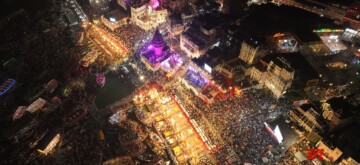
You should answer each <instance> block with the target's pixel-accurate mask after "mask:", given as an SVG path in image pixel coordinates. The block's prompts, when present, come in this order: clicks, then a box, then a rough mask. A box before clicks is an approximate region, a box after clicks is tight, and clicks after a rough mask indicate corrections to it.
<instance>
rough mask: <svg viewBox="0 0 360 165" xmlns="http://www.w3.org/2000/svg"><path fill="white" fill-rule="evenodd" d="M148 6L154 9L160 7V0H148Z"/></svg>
mask: <svg viewBox="0 0 360 165" xmlns="http://www.w3.org/2000/svg"><path fill="white" fill-rule="evenodd" d="M150 7H151V8H152V9H153V10H155V9H157V8H158V7H160V2H159V0H150Z"/></svg>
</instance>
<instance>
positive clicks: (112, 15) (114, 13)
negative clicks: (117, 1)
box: [104, 9, 128, 21]
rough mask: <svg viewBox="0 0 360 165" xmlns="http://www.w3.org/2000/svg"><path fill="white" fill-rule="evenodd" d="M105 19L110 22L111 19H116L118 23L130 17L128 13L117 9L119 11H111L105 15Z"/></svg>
mask: <svg viewBox="0 0 360 165" xmlns="http://www.w3.org/2000/svg"><path fill="white" fill-rule="evenodd" d="M104 17H105V18H106V19H108V20H110V18H114V19H115V20H116V21H118V20H121V19H123V18H127V17H128V15H127V14H126V12H125V11H124V10H122V9H117V10H113V11H110V12H108V13H106V14H104Z"/></svg>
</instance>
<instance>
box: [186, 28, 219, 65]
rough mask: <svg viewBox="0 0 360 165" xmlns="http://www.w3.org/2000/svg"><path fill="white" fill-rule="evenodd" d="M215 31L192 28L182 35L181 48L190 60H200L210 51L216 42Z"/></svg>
mask: <svg viewBox="0 0 360 165" xmlns="http://www.w3.org/2000/svg"><path fill="white" fill-rule="evenodd" d="M215 32H216V30H215V29H213V28H211V29H206V28H204V27H196V26H190V27H189V28H188V29H186V30H185V32H183V33H182V34H181V35H180V48H181V50H183V51H184V52H185V53H186V54H187V55H188V56H189V57H190V58H198V57H200V56H202V55H203V54H205V53H206V51H207V50H209V49H210V47H211V46H212V44H213V43H214V41H215V37H214V33H215Z"/></svg>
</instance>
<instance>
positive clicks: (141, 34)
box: [115, 24, 147, 52]
mask: <svg viewBox="0 0 360 165" xmlns="http://www.w3.org/2000/svg"><path fill="white" fill-rule="evenodd" d="M115 32H116V37H117V38H118V40H120V41H121V43H122V44H123V45H124V46H125V47H126V48H127V49H128V50H133V51H132V52H134V50H137V49H138V48H139V46H142V44H141V43H143V42H142V41H143V40H144V39H145V38H146V37H147V34H146V32H145V31H144V30H143V29H141V28H140V27H139V26H135V25H132V24H129V25H125V26H121V27H119V28H117V29H115Z"/></svg>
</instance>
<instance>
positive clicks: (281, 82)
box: [265, 58, 295, 98]
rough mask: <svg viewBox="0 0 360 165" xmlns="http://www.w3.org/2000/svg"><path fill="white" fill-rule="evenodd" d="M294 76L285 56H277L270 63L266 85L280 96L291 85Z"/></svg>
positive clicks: (276, 95)
mask: <svg viewBox="0 0 360 165" xmlns="http://www.w3.org/2000/svg"><path fill="white" fill-rule="evenodd" d="M294 76H295V71H294V70H293V69H292V68H291V66H290V64H289V63H288V62H287V61H285V59H283V58H276V59H274V60H272V61H271V62H270V63H269V65H268V68H267V75H266V80H265V86H266V87H267V88H268V89H270V90H271V92H272V93H273V94H274V95H275V97H277V98H279V97H281V96H283V94H285V93H286V90H288V89H289V88H290V87H291V83H292V81H293V80H294Z"/></svg>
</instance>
